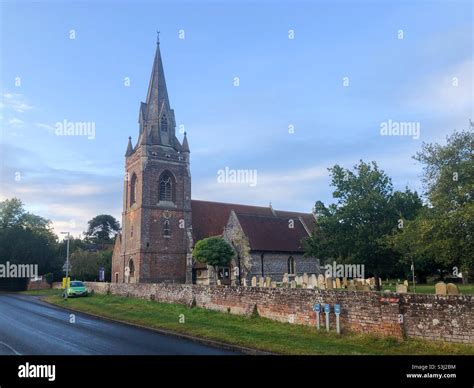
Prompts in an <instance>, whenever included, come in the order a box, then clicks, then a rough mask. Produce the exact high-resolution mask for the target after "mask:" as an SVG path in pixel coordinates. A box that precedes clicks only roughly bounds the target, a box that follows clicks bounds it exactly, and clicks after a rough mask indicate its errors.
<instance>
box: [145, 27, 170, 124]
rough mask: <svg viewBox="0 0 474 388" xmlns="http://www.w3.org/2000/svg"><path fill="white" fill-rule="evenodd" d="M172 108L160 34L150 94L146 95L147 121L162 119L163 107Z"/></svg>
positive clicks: (149, 87)
mask: <svg viewBox="0 0 474 388" xmlns="http://www.w3.org/2000/svg"><path fill="white" fill-rule="evenodd" d="M163 106H165V107H166V109H170V103H169V100H168V90H167V89H166V81H165V74H164V71H163V62H162V61H161V51H160V40H159V35H158V37H157V41H156V52H155V59H154V61H153V69H152V71H151V77H150V83H149V85H148V94H147V97H146V108H145V118H146V120H147V121H156V122H158V120H159V119H160V111H161V109H162V107H163Z"/></svg>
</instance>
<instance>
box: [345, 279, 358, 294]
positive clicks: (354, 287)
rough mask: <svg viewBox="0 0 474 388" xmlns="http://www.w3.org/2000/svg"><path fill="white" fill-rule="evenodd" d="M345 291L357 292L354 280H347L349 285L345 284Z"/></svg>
mask: <svg viewBox="0 0 474 388" xmlns="http://www.w3.org/2000/svg"><path fill="white" fill-rule="evenodd" d="M347 289H348V290H349V291H356V290H357V288H356V284H355V282H354V280H352V279H351V280H349V283H348V284H347Z"/></svg>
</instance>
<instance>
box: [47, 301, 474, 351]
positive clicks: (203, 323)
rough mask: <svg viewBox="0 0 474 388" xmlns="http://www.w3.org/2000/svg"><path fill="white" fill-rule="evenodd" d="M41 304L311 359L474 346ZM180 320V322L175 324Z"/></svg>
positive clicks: (142, 309)
mask: <svg viewBox="0 0 474 388" xmlns="http://www.w3.org/2000/svg"><path fill="white" fill-rule="evenodd" d="M46 300H47V301H48V302H50V303H53V304H55V305H57V306H60V307H65V308H70V309H74V310H78V311H83V312H88V313H92V314H96V315H100V316H103V317H106V318H112V319H117V320H120V321H124V322H129V323H135V324H140V325H143V326H147V327H150V328H156V329H164V330H169V331H173V332H176V333H183V334H187V335H192V336H196V337H201V338H205V339H212V340H216V341H220V342H225V343H228V344H233V345H239V346H244V347H248V348H253V349H258V350H262V351H268V352H273V353H280V354H295V355H297V354H314V355H317V354H319V355H359V354H360V355H369V354H374V355H389V354H391V355H407V354H422V355H435V354H443V355H446V354H472V355H474V346H469V345H457V344H447V343H441V342H440V343H438V342H429V341H423V340H413V339H410V340H404V341H399V340H397V339H395V338H379V337H375V336H371V335H359V334H352V333H346V334H342V335H338V334H336V333H334V332H330V333H327V332H325V331H323V330H321V331H319V332H318V331H317V330H316V329H315V328H314V327H309V326H299V325H291V324H286V323H280V322H275V321H271V320H269V319H265V318H261V317H244V316H237V315H231V314H228V313H221V312H216V311H210V310H205V309H202V308H192V309H189V308H187V307H186V306H184V305H178V304H168V303H158V302H153V301H147V300H141V299H135V298H126V297H120V296H115V295H98V294H96V295H94V296H89V297H87V298H77V299H69V300H67V301H65V300H63V299H62V298H61V296H60V295H54V294H52V295H49V296H47V297H46ZM180 317H184V319H185V323H180V322H179V319H180Z"/></svg>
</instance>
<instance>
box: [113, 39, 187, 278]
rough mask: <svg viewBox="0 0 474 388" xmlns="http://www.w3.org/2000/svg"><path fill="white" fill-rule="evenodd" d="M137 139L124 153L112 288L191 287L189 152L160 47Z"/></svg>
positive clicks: (140, 119)
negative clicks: (115, 285)
mask: <svg viewBox="0 0 474 388" xmlns="http://www.w3.org/2000/svg"><path fill="white" fill-rule="evenodd" d="M138 122H139V128H140V130H139V136H138V141H137V143H136V145H135V146H132V141H131V138H129V140H128V146H127V151H126V153H125V183H124V195H123V212H122V233H121V235H120V236H118V237H117V242H116V246H115V249H114V255H113V263H112V281H114V282H130V283H135V282H141V283H143V282H172V283H184V282H190V281H191V270H192V264H191V254H190V247H191V245H192V232H191V174H190V168H189V153H190V152H189V146H188V141H187V138H186V133H185V134H184V139H183V142H182V144H181V143H180V142H179V140H178V139H177V137H176V121H175V116H174V111H173V109H171V107H170V102H169V99H168V91H167V89H166V81H165V75H164V72H163V64H162V60H161V52H160V45H159V42H157V47H156V54H155V58H154V62H153V69H152V72H151V78H150V84H149V86H148V94H147V97H146V102H145V103H144V102H142V103H141V105H140V112H139V119H138Z"/></svg>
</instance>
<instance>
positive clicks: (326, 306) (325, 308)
mask: <svg viewBox="0 0 474 388" xmlns="http://www.w3.org/2000/svg"><path fill="white" fill-rule="evenodd" d="M330 312H331V306H330V305H329V303H326V304H325V305H324V314H326V331H329V313H330Z"/></svg>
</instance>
